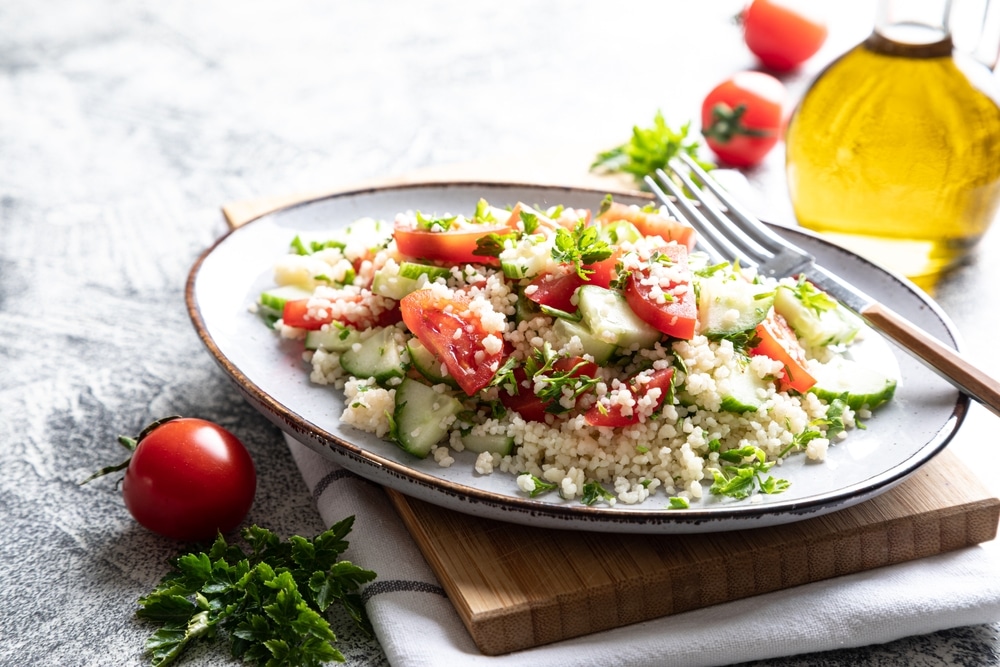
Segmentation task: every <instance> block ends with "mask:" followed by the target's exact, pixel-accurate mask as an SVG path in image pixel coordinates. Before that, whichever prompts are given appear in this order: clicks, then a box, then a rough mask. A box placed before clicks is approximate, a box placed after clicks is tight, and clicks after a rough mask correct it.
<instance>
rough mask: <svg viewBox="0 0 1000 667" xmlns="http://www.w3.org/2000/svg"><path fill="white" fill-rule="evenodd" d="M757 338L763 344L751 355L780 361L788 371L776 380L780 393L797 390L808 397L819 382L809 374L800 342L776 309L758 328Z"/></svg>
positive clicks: (751, 352)
mask: <svg viewBox="0 0 1000 667" xmlns="http://www.w3.org/2000/svg"><path fill="white" fill-rule="evenodd" d="M756 334H757V337H758V338H759V339H760V343H759V344H758V345H757V347H755V348H753V349H752V350H751V351H750V354H754V355H756V354H763V355H764V356H767V357H770V358H771V359H774V360H775V361H780V362H781V363H782V364H783V365H784V367H785V373H784V375H783V376H782V377H779V378H778V379H777V384H778V390H779V391H785V390H787V389H794V390H796V391H798V392H800V393H805V392H807V391H809V389H810V388H811V387H812V386H813V385H814V384H816V379H815V378H814V377H813V376H812V375H811V374H810V373H809V371H808V370H807V369H808V367H809V366H808V362H807V361H806V353H805V350H804V349H803V348H802V345H801V343H799V339H798V338H797V337H796V336H795V332H794V331H792V328H791V327H790V326H788V322H787V321H785V318H784V317H782V316H781V315H779V314H778V313H776V312H774V309H773V308H772V309H771V311H770V312H769V313H768V315H767V318H766V319H764V321H763V322H761V323H760V324H758V325H757V331H756Z"/></svg>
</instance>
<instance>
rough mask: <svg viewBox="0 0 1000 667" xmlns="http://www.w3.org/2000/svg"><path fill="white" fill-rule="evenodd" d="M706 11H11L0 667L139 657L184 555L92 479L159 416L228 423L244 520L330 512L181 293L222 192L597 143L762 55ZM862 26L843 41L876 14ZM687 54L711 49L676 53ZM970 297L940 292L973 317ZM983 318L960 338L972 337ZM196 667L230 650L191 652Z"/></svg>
mask: <svg viewBox="0 0 1000 667" xmlns="http://www.w3.org/2000/svg"><path fill="white" fill-rule="evenodd" d="M695 4H696V3H682V2H677V1H673V2H658V3H653V2H638V1H634V0H621V1H619V2H615V3H590V2H585V3H579V2H569V1H565V0H564V1H553V2H545V3H533V2H527V1H526V0H520V1H511V2H504V3H462V2H452V1H446V0H428V1H426V2H418V3H409V2H399V1H395V2H390V1H388V0H386V1H383V2H371V3H361V2H355V3H348V2H343V1H341V2H319V1H314V0H293V1H292V2H283V3H278V2H268V1H265V0H249V1H244V2H240V3H235V2H223V1H222V0H209V1H196V0H177V1H174V2H169V3H162V2H152V1H149V0H138V1H134V2H125V1H124V0H90V1H87V2H79V1H76V2H74V1H72V0H48V1H47V2H44V3H40V2H34V1H32V0H7V2H4V3H2V4H0V26H3V30H2V35H0V664H2V665H139V664H144V662H143V658H142V655H141V646H142V641H143V639H144V637H145V636H146V634H147V633H148V631H149V629H148V628H147V627H145V626H143V625H142V624H140V623H138V622H137V621H136V620H135V619H134V616H133V614H134V609H135V600H136V599H137V598H138V597H139V596H140V595H142V594H143V593H145V592H147V591H148V590H149V589H150V588H151V587H152V586H153V585H154V584H155V583H156V581H158V580H159V578H160V577H161V576H162V575H163V574H164V572H165V571H166V567H165V562H166V560H167V559H168V558H170V557H172V556H173V555H175V554H176V553H177V548H178V547H177V545H176V544H175V543H173V542H170V541H169V540H166V539H161V538H159V537H157V536H155V535H152V534H150V533H148V532H146V531H145V530H143V529H141V528H139V527H137V526H136V525H135V524H134V522H133V521H132V520H131V518H130V517H129V515H128V513H127V511H126V510H125V509H124V507H123V505H122V502H121V498H120V494H119V493H118V490H117V489H116V488H115V484H114V480H113V479H111V478H106V479H104V480H101V481H98V482H94V483H91V484H89V485H87V486H83V487H81V486H79V485H78V482H79V481H80V480H81V479H83V478H84V477H86V476H87V475H88V474H89V473H90V472H92V471H93V470H95V469H96V468H99V467H101V466H103V465H106V464H108V463H110V462H115V461H118V460H119V459H120V457H121V456H122V453H123V450H121V448H120V447H119V446H118V445H117V444H116V442H115V439H116V436H117V435H119V434H135V433H137V432H138V431H139V430H140V429H141V428H142V427H143V425H145V424H146V423H147V422H149V421H151V420H152V419H154V418H156V417H160V416H163V415H166V414H174V413H179V414H185V415H190V416H200V417H205V418H209V419H213V420H215V421H217V422H219V423H220V424H222V425H224V426H226V427H227V428H229V429H230V430H232V431H233V432H234V433H235V434H236V435H237V436H238V437H240V438H241V439H242V440H243V442H245V443H246V444H247V446H248V447H249V449H250V451H251V453H252V455H253V456H254V459H255V461H256V462H257V466H258V471H259V482H258V484H259V487H258V494H257V499H256V503H255V505H254V508H253V509H252V511H251V514H250V516H249V518H248V521H252V522H256V523H259V524H261V525H267V526H269V527H271V528H272V529H273V530H275V531H276V532H278V533H279V534H281V535H291V534H296V533H298V534H308V535H311V534H315V533H317V532H318V531H319V530H321V529H322V528H323V526H322V524H321V522H320V519H319V516H318V514H317V513H316V510H315V507H314V503H313V500H312V498H311V497H310V496H309V494H308V492H307V490H306V488H305V485H304V484H303V483H302V480H301V478H300V476H299V473H298V470H297V469H296V467H295V465H294V463H293V462H292V460H291V458H290V456H289V454H288V451H287V450H286V449H285V447H284V446H283V444H282V441H281V438H280V435H279V433H278V431H277V430H276V429H275V428H274V427H272V426H271V425H270V424H269V423H268V422H267V421H266V420H264V419H263V418H262V417H260V416H259V415H257V414H256V413H255V412H254V411H253V410H252V409H251V408H250V407H249V406H248V405H247V404H246V403H244V401H243V400H242V399H241V398H240V397H239V396H238V394H237V393H236V391H235V390H234V389H233V387H232V386H231V385H230V384H229V383H228V381H227V380H226V378H225V377H224V376H223V374H222V373H221V371H220V370H219V369H217V368H216V367H215V366H214V364H213V362H212V361H211V359H210V358H209V356H208V355H207V354H206V353H205V352H204V350H203V348H202V347H201V344H200V342H199V341H198V340H197V338H196V336H195V334H194V331H193V329H192V327H191V325H190V321H189V319H188V316H187V313H186V311H185V307H184V299H183V290H184V282H185V279H186V276H187V272H188V270H189V268H190V266H191V265H192V263H193V262H194V260H195V259H196V257H197V256H198V255H199V254H200V253H201V252H202V251H203V250H204V249H205V248H206V247H208V246H209V245H210V244H211V243H212V241H213V240H214V239H215V238H217V237H218V236H219V235H221V234H222V233H224V232H225V230H226V227H225V223H224V220H223V219H222V216H221V214H220V211H219V207H220V205H221V204H223V203H224V202H228V201H233V200H238V199H244V198H248V197H255V196H259V195H267V194H281V193H286V192H295V191H300V190H313V189H322V188H327V187H335V186H340V185H346V184H349V183H351V182H354V181H357V180H361V179H365V178H371V177H375V176H379V175H390V174H395V173H400V172H403V171H407V170H410V169H414V168H418V167H423V166H427V165H434V164H441V163H446V162H455V161H466V160H475V159H480V158H483V157H485V156H489V155H496V154H516V153H518V152H521V151H524V152H526V153H529V154H530V152H532V151H538V150H539V149H544V148H546V147H552V150H555V151H558V150H560V147H564V146H576V147H579V145H580V144H581V143H584V144H585V145H588V146H589V145H593V146H594V147H595V148H597V147H603V146H605V145H608V143H609V142H617V141H620V140H622V139H624V137H625V136H627V132H628V129H629V128H630V127H631V126H632V125H633V124H635V123H645V122H647V121H648V119H650V118H651V117H652V114H653V112H654V111H655V110H656V109H657V108H662V109H664V111H665V113H666V114H667V116H668V118H669V119H671V120H672V121H673V122H680V121H683V120H685V119H687V118H690V117H693V116H694V115H695V114H696V113H697V106H696V101H697V100H700V98H701V96H702V95H703V93H704V92H706V91H707V90H708V88H710V87H711V85H712V84H713V83H714V81H715V80H717V79H721V78H722V76H724V75H725V74H727V73H729V72H731V71H734V70H736V69H740V68H745V67H750V66H752V60H751V59H750V57H749V54H747V53H746V52H745V51H744V50H742V49H741V48H738V47H734V46H733V45H734V44H737V43H738V39H739V36H738V31H737V28H736V26H735V24H733V23H732V21H731V20H730V17H731V16H732V15H734V14H735V12H736V10H737V9H738V8H739V6H740V3H739V2H719V3H713V4H712V5H711V7H707V6H702V7H698V8H694V7H693V5H695ZM701 4H704V3H701ZM848 4H851V5H852V6H853V7H854V9H856V10H857V11H859V12H861V13H862V14H863V13H864V12H865V11H869V10H870V6H869V5H868V4H867V3H858V2H854V3H848ZM692 15H697V16H698V17H699V18H700V19H701V20H703V21H704V22H705V25H709V26H711V30H710V34H711V35H712V39H713V40H718V42H717V43H714V42H712V41H709V42H706V41H705V38H704V36H700V35H699V33H698V31H696V30H692V29H691V27H690V26H691V25H692V23H691V22H690V19H691V17H692ZM850 18H851V17H849V16H847V15H844V20H843V22H844V32H842V33H838V38H839V39H840V40H841V43H852V42H853V40H855V38H859V37H862V36H863V35H864V33H865V32H867V28H866V24H865V22H864V21H861V20H857V19H856V17H854V20H853V21H852V20H848V19H850ZM706 29H707V28H706ZM831 48H836V46H831ZM685 49H686V50H688V51H689V52H692V53H694V54H696V56H697V58H698V59H699V62H700V63H701V64H700V67H698V68H695V69H691V70H690V71H687V72H685V71H683V70H682V68H681V66H680V63H679V62H678V60H677V58H674V59H670V58H666V59H665V58H664V53H671V54H674V55H675V56H677V55H678V54H681V53H683V52H684V51H685ZM826 57H829V54H828V55H827V56H826ZM694 58H695V56H691V58H689V59H688V62H693V61H694ZM813 72H814V70H807V71H806V72H804V73H803V74H801V75H800V76H799V77H798V78H796V79H792V80H790V81H789V83H790V84H791V85H792V86H793V87H795V86H801V85H802V83H803V81H804V80H805V79H806V78H807V77H808V76H809V75H810V74H811V73H813ZM675 91H684V93H683V94H679V93H677V92H675ZM775 159H777V158H775ZM585 167H586V165H581V169H585ZM769 169H770V170H769ZM773 171H774V163H773V162H772V163H771V167H770V168H768V167H765V168H764V169H763V170H760V171H759V172H757V173H754V174H751V181H752V182H765V181H766V179H768V178H771V177H772V176H773V173H772V172H773ZM769 174H770V175H769ZM775 205H776V206H777V207H778V208H779V209H780V206H781V203H780V202H778V203H776V204H775ZM994 236H996V235H994ZM996 271H997V269H996V268H995V267H993V268H992V269H987V270H985V272H984V273H982V274H981V275H982V277H981V278H979V280H983V281H987V280H989V281H993V283H992V284H995V280H996V279H997V273H996ZM982 284H984V285H985V284H990V283H989V282H983V283H982ZM963 289H964V287H958V286H955V287H949V286H945V287H944V289H943V294H942V298H946V297H947V298H950V299H951V301H950V302H949V303H951V304H954V306H953V308H954V309H955V312H952V315H953V316H954V317H956V319H958V320H962V318H966V319H965V320H962V321H970V322H971V321H972V319H971V317H972V315H973V314H974V312H975V310H974V309H975V306H974V304H972V303H970V302H969V301H968V300H967V299H966V300H963V299H962V298H960V297H961V294H960V293H961V291H962V290H963ZM979 331H980V330H979V329H978V328H975V327H971V326H969V327H966V328H965V330H964V333H965V334H966V335H967V337H970V338H973V339H975V340H974V341H973V342H977V343H978V338H977V337H978V336H986V335H988V334H987V333H985V332H983V333H979ZM989 363H990V364H992V365H993V368H994V369H996V366H997V364H996V360H995V359H993V360H990V361H989ZM341 620H343V619H341ZM335 629H336V631H337V632H338V634H339V635H340V636H341V641H340V642H339V648H340V649H341V650H342V651H344V653H345V654H346V655H347V657H348V662H349V664H354V665H377V664H382V663H384V661H385V659H384V656H383V655H382V654H381V651H380V649H379V647H378V646H377V644H376V643H375V642H372V641H369V640H366V639H365V638H363V637H360V636H358V635H357V633H353V632H351V631H350V629H349V626H348V625H347V624H346V623H342V622H341V623H337V624H335ZM997 647H1000V641H998V627H996V626H984V627H974V628H961V629H958V630H953V631H949V632H944V633H939V634H936V635H932V636H927V637H918V638H913V639H910V640H905V641H901V642H896V643H894V644H891V645H888V646H884V647H875V648H872V649H865V650H852V651H843V652H834V653H830V654H823V655H819V656H802V657H798V658H793V659H788V660H783V661H777V662H775V663H774V664H780V665H787V666H789V667H806V666H813V665H817V666H818V665H838V666H839V665H856V664H866V665H888V664H899V660H900V659H901V656H902V657H906V656H910V657H913V656H917V657H918V659H919V660H920V661H921V662H920V664H925V665H946V664H970V665H975V664H986V663H987V662H989V661H990V660H991V659H992V660H994V661H995V660H998V659H1000V656H998V653H997V650H998V648H997ZM735 659H738V656H734V660H735ZM188 664H200V665H216V664H229V661H227V660H226V658H225V656H223V655H222V654H220V653H218V652H216V651H214V650H199V651H196V652H195V654H194V655H193V656H191V657H190V659H189V661H188ZM912 664H916V663H912Z"/></svg>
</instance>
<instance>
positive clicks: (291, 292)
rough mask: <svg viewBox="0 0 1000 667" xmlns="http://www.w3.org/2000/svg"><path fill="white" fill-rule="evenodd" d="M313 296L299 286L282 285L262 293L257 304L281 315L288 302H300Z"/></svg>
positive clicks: (310, 292)
mask: <svg viewBox="0 0 1000 667" xmlns="http://www.w3.org/2000/svg"><path fill="white" fill-rule="evenodd" d="M311 296H312V291H310V290H307V289H305V288H304V287H299V286H298V285H282V286H281V287H275V288H272V289H269V290H264V291H263V292H261V293H260V298H258V299H257V302H258V303H259V304H260V305H262V306H264V307H265V308H270V309H272V310H276V311H278V312H279V313H280V312H281V311H282V309H283V308H284V307H285V303H287V302H288V301H299V300H301V299H308V298H309V297H311Z"/></svg>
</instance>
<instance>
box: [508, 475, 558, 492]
mask: <svg viewBox="0 0 1000 667" xmlns="http://www.w3.org/2000/svg"><path fill="white" fill-rule="evenodd" d="M518 475H519V476H520V475H531V481H532V482H534V484H535V488H534V489H532V490H531V491H530V492H529V493H528V495H529V496H530V497H532V498H535V497H537V496H540V495H542V494H543V493H548V492H549V491H555V490H556V489H557V488H559V487H558V485H556V484H553V483H552V482H546V481H545V480H544V479H542V478H541V477H539V476H538V475H532V474H531V473H530V472H522V473H518Z"/></svg>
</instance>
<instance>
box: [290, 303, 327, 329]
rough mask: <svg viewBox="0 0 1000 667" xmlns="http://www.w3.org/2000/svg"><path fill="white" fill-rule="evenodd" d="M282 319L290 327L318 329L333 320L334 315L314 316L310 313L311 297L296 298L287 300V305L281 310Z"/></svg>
mask: <svg viewBox="0 0 1000 667" xmlns="http://www.w3.org/2000/svg"><path fill="white" fill-rule="evenodd" d="M281 319H282V321H284V323H285V324H286V325H287V326H290V327H298V328H300V329H307V330H309V331H318V330H319V329H322V328H323V325H324V324H329V323H330V322H332V321H333V316H332V315H327V316H326V317H322V318H319V317H312V316H311V315H310V314H309V299H295V300H294V301H286V302H285V306H284V308H283V309H282V311H281Z"/></svg>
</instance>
